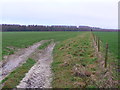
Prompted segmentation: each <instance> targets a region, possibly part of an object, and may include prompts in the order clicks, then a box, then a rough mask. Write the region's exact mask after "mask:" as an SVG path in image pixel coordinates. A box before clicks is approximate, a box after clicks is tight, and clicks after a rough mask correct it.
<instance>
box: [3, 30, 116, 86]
mask: <svg viewBox="0 0 120 90" xmlns="http://www.w3.org/2000/svg"><path fill="white" fill-rule="evenodd" d="M94 33H95V34H96V35H97V36H98V37H100V39H101V40H102V42H103V44H104V45H105V43H106V42H108V43H109V51H110V53H112V54H113V56H112V57H111V56H110V55H109V58H108V59H109V61H111V62H110V63H109V64H108V65H115V64H114V63H115V62H114V61H115V59H113V58H116V57H117V54H118V51H117V50H118V36H117V33H116V32H94ZM50 39H54V40H55V41H56V42H59V43H57V45H56V47H55V48H54V51H53V63H52V70H53V73H54V77H53V81H52V87H53V88H56V87H57V88H61V87H63V88H79V87H83V88H84V87H85V88H94V87H99V85H102V82H103V83H106V82H105V81H106V80H105V81H104V80H103V81H102V82H99V81H100V79H101V78H100V79H99V75H102V74H103V72H101V71H99V70H102V68H101V69H100V66H99V62H96V61H97V59H98V58H97V57H96V56H95V50H94V47H93V44H92V41H93V40H92V39H93V38H92V35H91V33H90V32H3V41H2V42H3V43H2V45H3V48H2V50H3V51H2V54H3V56H4V55H10V54H13V53H14V52H15V50H14V49H11V48H9V47H14V48H26V47H28V46H30V45H32V44H34V43H36V42H39V41H41V40H50ZM48 44H50V42H47V43H44V44H43V45H42V46H40V47H39V49H44V48H45V47H46V46H48ZM102 53H105V52H102ZM29 63H30V67H31V66H32V65H33V64H31V61H30V62H26V64H23V66H22V67H25V68H26V66H27V65H28V64H29ZM34 63H35V62H34ZM22 67H20V69H19V68H18V69H16V70H15V71H13V72H15V73H17V75H18V76H19V74H18V73H19V72H21V70H22V69H21V68H22ZM112 67H113V68H114V66H112ZM76 68H77V69H78V70H77V71H76ZM29 69H30V68H26V69H25V70H26V72H27V71H28V70H29ZM78 71H80V72H83V73H85V75H84V76H80V72H78ZM112 72H113V71H112ZM98 73H99V74H98ZM14 75H15V74H14V73H13V74H10V76H8V77H9V78H7V80H5V81H7V82H6V87H8V86H12V85H11V83H10V82H11V79H13V78H14V77H16V76H14ZM23 75H24V72H23ZM90 75H94V77H92V78H91V77H90ZM103 75H104V74H103ZM115 75H116V73H115ZM19 77H20V79H19V78H15V79H14V81H16V80H17V83H14V85H13V86H12V87H15V86H16V84H18V81H20V80H21V79H22V78H23V76H22V78H21V75H20V76H19ZM115 77H116V76H115ZM93 79H96V80H95V81H93ZM106 79H108V77H106ZM94 83H96V85H95V84H94Z"/></svg>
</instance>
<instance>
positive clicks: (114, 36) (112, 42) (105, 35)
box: [94, 32, 120, 58]
mask: <svg viewBox="0 0 120 90" xmlns="http://www.w3.org/2000/svg"><path fill="white" fill-rule="evenodd" d="M94 34H95V35H97V36H98V37H100V40H101V41H102V42H103V44H104V46H105V44H106V43H108V44H109V51H110V52H111V53H112V54H114V55H115V56H116V57H118V58H120V56H118V49H120V48H118V43H120V42H118V32H94ZM119 51H120V50H119Z"/></svg>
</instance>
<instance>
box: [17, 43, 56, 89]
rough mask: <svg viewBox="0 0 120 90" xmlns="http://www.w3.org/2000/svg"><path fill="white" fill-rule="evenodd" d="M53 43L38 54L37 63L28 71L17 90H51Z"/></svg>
mask: <svg viewBox="0 0 120 90" xmlns="http://www.w3.org/2000/svg"><path fill="white" fill-rule="evenodd" d="M54 46H55V43H52V44H50V45H49V46H48V47H47V48H46V49H45V50H43V51H42V52H41V53H40V54H39V60H38V62H37V63H36V64H35V65H34V66H33V67H32V68H31V69H30V70H29V72H28V73H27V74H26V76H25V77H24V78H23V79H22V81H21V82H20V84H19V85H18V86H17V88H51V84H50V83H51V81H52V73H51V63H52V59H53V57H52V51H53V48H54Z"/></svg>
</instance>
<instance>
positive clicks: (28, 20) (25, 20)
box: [0, 0, 119, 28]
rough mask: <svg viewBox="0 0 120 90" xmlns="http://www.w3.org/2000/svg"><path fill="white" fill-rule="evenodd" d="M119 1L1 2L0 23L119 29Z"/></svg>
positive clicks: (50, 0) (36, 0)
mask: <svg viewBox="0 0 120 90" xmlns="http://www.w3.org/2000/svg"><path fill="white" fill-rule="evenodd" d="M118 1H119V0H0V6H1V8H2V9H1V11H0V14H2V18H0V23H1V24H2V23H3V24H26V25H28V24H32V25H33V24H34V25H36V24H39V25H76V26H80V25H82V26H83V25H85V26H94V27H101V28H118Z"/></svg>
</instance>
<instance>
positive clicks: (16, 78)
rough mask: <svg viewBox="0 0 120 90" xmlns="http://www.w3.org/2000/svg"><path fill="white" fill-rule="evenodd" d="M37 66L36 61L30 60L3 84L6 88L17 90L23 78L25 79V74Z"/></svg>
mask: <svg viewBox="0 0 120 90" xmlns="http://www.w3.org/2000/svg"><path fill="white" fill-rule="evenodd" d="M34 64H35V60H33V59H28V60H27V61H26V63H24V64H23V65H22V66H20V67H18V68H17V69H15V70H14V71H13V72H11V73H10V75H9V76H7V77H6V78H5V79H4V80H2V82H1V83H2V84H3V83H4V86H3V89H4V88H15V87H16V86H17V85H18V84H19V82H20V81H21V80H22V78H24V77H25V74H26V73H27V72H28V71H29V69H30V68H31V67H32V66H33V65H34Z"/></svg>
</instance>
